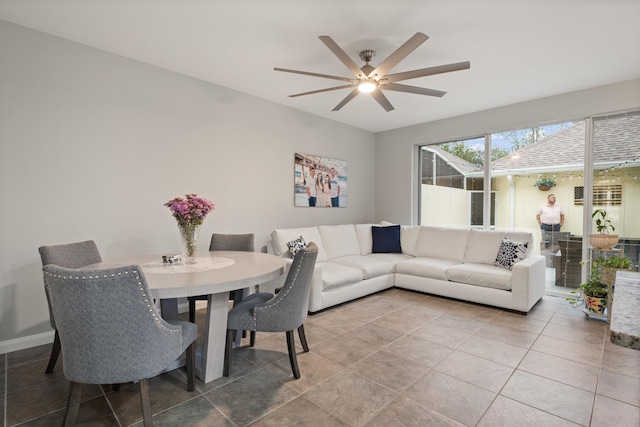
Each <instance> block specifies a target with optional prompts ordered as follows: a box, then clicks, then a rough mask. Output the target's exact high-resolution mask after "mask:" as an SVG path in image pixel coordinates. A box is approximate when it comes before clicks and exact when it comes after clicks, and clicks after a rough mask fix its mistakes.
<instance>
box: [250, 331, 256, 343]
mask: <svg viewBox="0 0 640 427" xmlns="http://www.w3.org/2000/svg"><path fill="white" fill-rule="evenodd" d="M254 345H256V331H251V332H250V333H249V347H253V346H254Z"/></svg>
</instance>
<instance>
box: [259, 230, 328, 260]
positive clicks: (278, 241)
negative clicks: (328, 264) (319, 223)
mask: <svg viewBox="0 0 640 427" xmlns="http://www.w3.org/2000/svg"><path fill="white" fill-rule="evenodd" d="M300 236H302V238H303V239H304V241H305V242H307V244H308V243H310V242H313V243H315V244H316V245H318V258H317V259H316V262H323V261H326V260H327V254H326V252H325V251H324V246H323V245H322V238H320V232H319V231H318V228H317V227H304V228H281V229H277V230H274V231H273V233H271V239H272V241H273V249H274V251H275V252H276V255H279V256H282V255H287V256H289V248H288V247H287V242H290V241H292V240H295V239H297V238H298V237H300Z"/></svg>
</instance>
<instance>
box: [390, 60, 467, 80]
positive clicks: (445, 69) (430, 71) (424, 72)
mask: <svg viewBox="0 0 640 427" xmlns="http://www.w3.org/2000/svg"><path fill="white" fill-rule="evenodd" d="M470 67H471V63H470V62H469V61H465V62H456V63H455V64H447V65H438V66H437V67H429V68H421V69H419V70H413V71H405V72H404V73H396V74H389V75H386V76H385V77H384V79H386V80H387V81H388V82H399V81H401V80H409V79H415V78H418V77H425V76H433V75H434V74H442V73H449V72H451V71H460V70H466V69H469V68H470Z"/></svg>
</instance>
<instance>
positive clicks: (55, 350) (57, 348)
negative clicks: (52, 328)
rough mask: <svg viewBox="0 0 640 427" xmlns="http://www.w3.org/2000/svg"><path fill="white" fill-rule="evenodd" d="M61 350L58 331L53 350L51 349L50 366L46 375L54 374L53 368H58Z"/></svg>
mask: <svg viewBox="0 0 640 427" xmlns="http://www.w3.org/2000/svg"><path fill="white" fill-rule="evenodd" d="M60 349H61V345H60V335H59V334H58V330H57V329H56V335H55V337H54V338H53V348H51V356H50V357H49V364H48V365H47V369H46V370H45V371H44V372H45V374H48V373H50V372H53V367H54V366H56V362H57V361H58V356H59V355H60Z"/></svg>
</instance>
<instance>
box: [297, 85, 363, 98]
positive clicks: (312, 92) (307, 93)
mask: <svg viewBox="0 0 640 427" xmlns="http://www.w3.org/2000/svg"><path fill="white" fill-rule="evenodd" d="M348 87H353V85H344V86H336V87H330V88H327V89H320V90H312V91H311V92H303V93H296V94H294V95H289V98H295V97H296V96H304V95H311V94H314V93H321V92H330V91H332V90H338V89H346V88H348Z"/></svg>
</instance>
